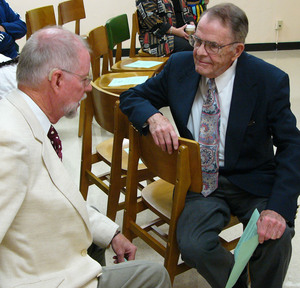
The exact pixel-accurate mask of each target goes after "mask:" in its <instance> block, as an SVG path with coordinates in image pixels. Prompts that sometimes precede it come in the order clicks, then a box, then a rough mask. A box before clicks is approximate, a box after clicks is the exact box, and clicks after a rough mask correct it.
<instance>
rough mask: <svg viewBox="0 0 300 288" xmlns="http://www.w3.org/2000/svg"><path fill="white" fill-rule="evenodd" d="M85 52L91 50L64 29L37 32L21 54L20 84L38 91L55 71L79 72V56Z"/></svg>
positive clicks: (18, 69)
mask: <svg viewBox="0 0 300 288" xmlns="http://www.w3.org/2000/svg"><path fill="white" fill-rule="evenodd" d="M82 49H88V47H87V44H86V43H85V42H84V40H82V38H81V37H80V36H78V35H76V34H74V33H72V32H70V31H68V30H65V29H63V28H62V27H59V26H49V27H46V28H43V29H41V30H38V31H37V32H35V33H34V34H33V35H32V36H31V37H30V38H29V39H28V41H27V42H26V44H25V45H24V47H23V49H22V51H21V54H20V58H19V64H18V68H17V81H18V83H19V84H23V85H27V86H30V87H38V85H39V84H40V83H41V82H42V81H43V80H44V79H45V78H47V77H48V75H49V73H50V71H51V70H52V69H53V68H60V69H66V70H69V71H72V70H76V69H78V68H79V61H78V54H79V52H80V51H82Z"/></svg>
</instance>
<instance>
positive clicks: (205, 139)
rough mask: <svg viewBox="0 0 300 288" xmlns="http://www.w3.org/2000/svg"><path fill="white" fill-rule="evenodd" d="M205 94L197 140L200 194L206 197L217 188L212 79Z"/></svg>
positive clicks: (216, 117)
mask: <svg viewBox="0 0 300 288" xmlns="http://www.w3.org/2000/svg"><path fill="white" fill-rule="evenodd" d="M207 83H208V91H207V95H205V96H204V99H203V106H202V113H201V122H200V132H199V140H198V142H199V143H200V151H201V153H200V154H201V165H202V179H203V190H202V194H203V195H204V196H205V197H206V196H208V195H209V194H211V193H212V192H213V191H215V190H216V189H217V188H218V174H219V142H220V132H219V128H220V107H219V100H218V92H217V88H216V83H215V80H214V79H209V80H208V82H207Z"/></svg>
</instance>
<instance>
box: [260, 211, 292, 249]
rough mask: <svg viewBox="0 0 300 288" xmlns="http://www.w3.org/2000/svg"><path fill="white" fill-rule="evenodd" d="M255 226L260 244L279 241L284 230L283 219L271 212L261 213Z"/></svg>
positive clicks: (284, 223)
mask: <svg viewBox="0 0 300 288" xmlns="http://www.w3.org/2000/svg"><path fill="white" fill-rule="evenodd" d="M256 224H257V234H258V241H259V243H260V244H262V243H263V242H264V241H266V240H269V239H272V240H275V239H279V238H280V237H281V236H282V234H283V233H284V231H285V228H286V221H285V219H284V218H283V217H282V216H281V215H280V214H278V213H277V212H275V211H272V210H264V211H262V212H261V213H260V217H259V219H258V221H257V223H256Z"/></svg>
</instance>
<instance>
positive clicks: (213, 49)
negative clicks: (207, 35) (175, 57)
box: [189, 35, 239, 54]
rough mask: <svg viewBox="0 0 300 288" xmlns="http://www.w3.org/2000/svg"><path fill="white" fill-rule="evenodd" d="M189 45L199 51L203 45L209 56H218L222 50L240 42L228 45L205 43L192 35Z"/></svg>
mask: <svg viewBox="0 0 300 288" xmlns="http://www.w3.org/2000/svg"><path fill="white" fill-rule="evenodd" d="M189 43H190V45H191V46H192V47H194V48H196V49H198V48H200V46H201V45H202V44H203V45H204V49H205V51H206V52H207V53H208V54H218V53H219V52H220V50H221V49H222V48H224V47H226V46H229V45H233V44H236V43H239V42H232V43H229V44H226V45H219V44H218V43H216V42H211V41H204V40H202V39H200V38H199V37H197V36H196V35H192V36H191V37H190V39H189Z"/></svg>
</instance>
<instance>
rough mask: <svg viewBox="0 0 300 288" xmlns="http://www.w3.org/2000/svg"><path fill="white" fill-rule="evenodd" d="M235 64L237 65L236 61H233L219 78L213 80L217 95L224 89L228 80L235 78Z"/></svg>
mask: <svg viewBox="0 0 300 288" xmlns="http://www.w3.org/2000/svg"><path fill="white" fill-rule="evenodd" d="M236 64H237V59H235V60H234V62H233V63H232V65H231V66H230V67H229V68H228V69H227V70H226V71H225V72H224V73H222V74H221V75H220V76H218V77H217V78H215V83H216V86H217V90H218V93H221V92H222V90H223V89H224V88H225V87H226V85H227V84H228V82H229V81H230V79H232V77H234V76H235V70H236ZM208 79H209V78H206V81H205V83H206V84H207V81H208Z"/></svg>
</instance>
